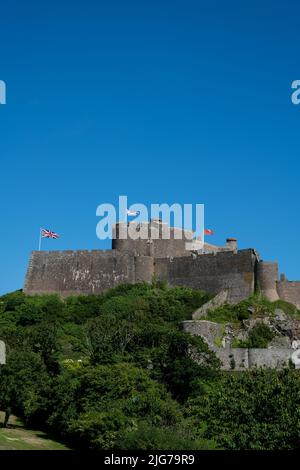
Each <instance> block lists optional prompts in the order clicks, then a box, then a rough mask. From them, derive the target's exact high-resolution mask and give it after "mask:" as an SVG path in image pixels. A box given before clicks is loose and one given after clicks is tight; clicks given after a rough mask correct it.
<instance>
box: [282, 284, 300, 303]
mask: <svg viewBox="0 0 300 470" xmlns="http://www.w3.org/2000/svg"><path fill="white" fill-rule="evenodd" d="M276 287H277V292H278V296H279V298H280V299H283V300H286V301H287V302H290V303H292V304H294V305H296V307H297V308H299V309H300V281H277V283H276Z"/></svg>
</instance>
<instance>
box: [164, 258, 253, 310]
mask: <svg viewBox="0 0 300 470" xmlns="http://www.w3.org/2000/svg"><path fill="white" fill-rule="evenodd" d="M256 264H257V256H256V253H255V252H254V250H251V249H250V250H240V251H238V252H237V253H234V252H230V251H228V252H226V251H225V252H220V253H216V254H207V255H199V256H196V257H195V258H193V257H191V256H190V257H183V258H174V259H172V258H163V259H156V260H155V273H156V275H157V277H158V279H160V280H166V281H167V282H168V283H169V284H170V285H172V286H177V285H182V286H188V287H192V288H194V289H199V290H204V291H207V292H211V293H213V294H216V293H218V292H220V291H221V290H226V289H228V291H229V297H228V301H229V303H237V302H240V301H241V300H243V299H245V298H247V297H249V296H250V295H251V294H252V293H253V292H254V288H255V270H256Z"/></svg>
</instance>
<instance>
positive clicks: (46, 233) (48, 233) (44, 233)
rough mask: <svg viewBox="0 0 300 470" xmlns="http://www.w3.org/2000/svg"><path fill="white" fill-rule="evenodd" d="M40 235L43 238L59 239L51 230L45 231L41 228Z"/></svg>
mask: <svg viewBox="0 0 300 470" xmlns="http://www.w3.org/2000/svg"><path fill="white" fill-rule="evenodd" d="M41 233H42V237H43V238H59V235H58V233H55V232H51V230H46V229H45V228H42V232H41Z"/></svg>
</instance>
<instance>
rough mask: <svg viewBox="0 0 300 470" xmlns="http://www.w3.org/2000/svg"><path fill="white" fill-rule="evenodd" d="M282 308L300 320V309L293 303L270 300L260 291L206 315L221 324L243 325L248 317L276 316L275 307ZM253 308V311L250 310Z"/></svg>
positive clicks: (207, 318) (290, 315) (208, 318)
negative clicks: (237, 302)
mask: <svg viewBox="0 0 300 470" xmlns="http://www.w3.org/2000/svg"><path fill="white" fill-rule="evenodd" d="M277 308H278V309H281V310H283V311H284V313H286V314H287V315H288V316H289V317H292V318H296V319H299V320H300V310H298V309H297V308H296V307H295V306H294V305H293V304H290V303H289V302H286V301H284V300H277V301H275V302H270V301H269V300H267V299H265V298H264V297H263V296H262V295H260V294H259V293H256V294H254V295H252V296H251V297H249V299H247V300H243V301H242V302H240V303H239V304H235V305H228V304H224V305H221V306H220V307H217V308H216V309H214V310H210V311H209V312H208V313H207V315H206V318H205V319H206V320H210V321H213V322H216V323H220V324H226V323H231V324H232V326H236V327H241V326H242V323H243V320H247V319H248V318H258V317H260V318H262V317H266V316H271V317H273V316H274V312H275V309H277ZM250 309H252V312H250Z"/></svg>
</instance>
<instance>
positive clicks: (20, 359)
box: [0, 280, 300, 450]
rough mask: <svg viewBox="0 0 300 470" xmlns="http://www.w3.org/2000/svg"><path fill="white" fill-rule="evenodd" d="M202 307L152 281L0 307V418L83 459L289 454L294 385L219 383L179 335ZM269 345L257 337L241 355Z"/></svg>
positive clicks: (186, 293) (265, 307)
mask: <svg viewBox="0 0 300 470" xmlns="http://www.w3.org/2000/svg"><path fill="white" fill-rule="evenodd" d="M210 298H211V296H210V295H208V294H205V293H201V292H197V291H193V290H192V289H188V288H185V287H175V288H170V287H168V286H167V285H165V284H163V283H160V282H158V281H156V280H154V281H153V283H152V285H149V284H146V283H140V284H124V285H120V286H118V287H116V288H114V289H110V290H108V291H107V292H105V293H104V294H102V295H97V296H92V295H89V296H78V297H77V296H72V297H69V298H67V299H61V298H59V297H58V296H56V295H44V296H32V297H28V296H25V295H24V294H23V293H22V292H21V291H18V292H15V293H11V294H7V295H5V296H3V297H1V298H0V338H1V339H3V340H4V341H5V342H6V345H7V351H8V360H7V364H6V365H4V366H1V368H0V408H1V409H2V410H3V411H6V414H9V413H16V414H17V415H18V416H19V417H21V418H22V419H23V420H24V421H25V423H26V424H27V425H28V426H29V425H30V426H38V427H39V428H45V430H47V431H51V433H52V434H53V435H57V436H59V437H60V438H64V439H65V440H66V442H67V443H68V446H70V447H72V448H78V449H79V448H83V449H96V450H98V449H134V448H139V449H146V450H156V449H162V450H164V449H166V450H168V449H169V450H172V449H174V450H175V449H178V450H180V449H186V450H189V449H191V450H193V449H214V448H220V447H221V448H225V449H292V448H297V447H299V445H300V437H299V436H300V430H299V426H300V425H299V423H300V419H299V416H300V394H299V389H300V377H299V376H298V371H297V370H293V369H287V370H284V371H281V372H278V371H275V370H272V371H270V370H258V371H251V372H249V371H248V372H242V373H239V372H227V373H223V372H220V370H219V361H218V360H217V359H216V357H215V355H214V354H213V352H212V351H210V350H209V348H208V346H207V345H206V343H205V342H204V341H203V340H202V339H201V338H200V337H196V336H191V335H189V334H188V333H186V332H185V331H183V330H182V328H181V322H182V321H183V320H187V319H191V315H192V313H193V311H194V310H195V309H196V308H198V307H200V306H201V305H203V304H204V303H205V302H207V301H208V300H209V299H210ZM275 308H282V309H283V310H285V312H286V313H288V314H292V313H293V314H294V315H295V314H297V312H296V313H295V311H294V310H293V312H292V311H291V307H290V306H289V305H286V304H282V303H280V304H279V303H278V302H273V303H272V302H268V301H267V300H265V299H263V298H262V297H261V296H260V295H256V296H252V297H251V298H250V299H248V300H245V301H243V302H241V303H240V304H238V305H234V306H232V305H225V306H222V307H219V308H218V309H216V310H215V311H213V312H209V314H208V318H209V319H211V320H213V321H218V322H220V323H222V324H225V323H228V322H230V321H231V322H232V323H233V324H234V325H239V324H241V323H242V321H243V320H244V319H246V318H248V317H249V316H250V315H251V316H254V317H255V316H258V317H259V316H263V315H265V314H266V313H267V314H268V315H270V314H272V313H274V311H275ZM271 335H273V333H272V332H271V331H270V330H269V329H268V328H267V327H266V326H265V325H260V326H259V325H257V326H256V327H254V328H253V329H252V331H251V333H250V335H249V339H248V343H247V344H248V347H264V346H265V345H266V344H267V342H268V341H270V339H271Z"/></svg>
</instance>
